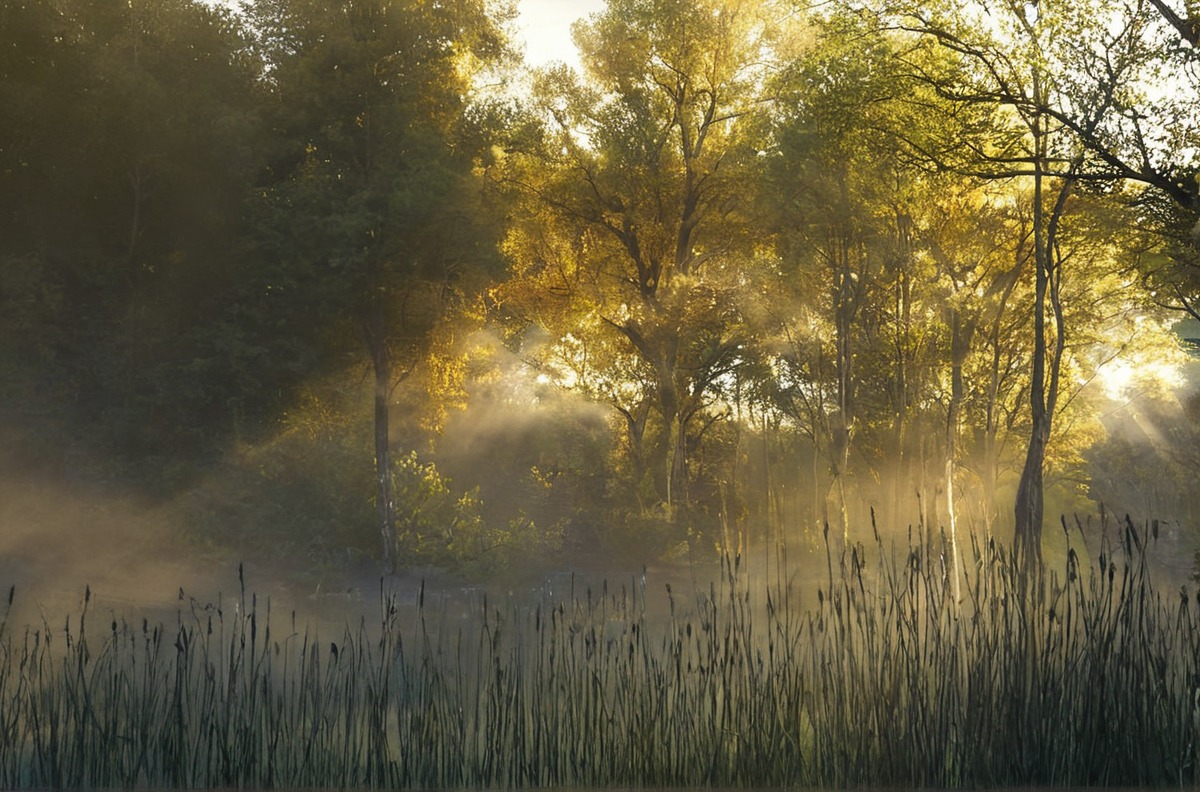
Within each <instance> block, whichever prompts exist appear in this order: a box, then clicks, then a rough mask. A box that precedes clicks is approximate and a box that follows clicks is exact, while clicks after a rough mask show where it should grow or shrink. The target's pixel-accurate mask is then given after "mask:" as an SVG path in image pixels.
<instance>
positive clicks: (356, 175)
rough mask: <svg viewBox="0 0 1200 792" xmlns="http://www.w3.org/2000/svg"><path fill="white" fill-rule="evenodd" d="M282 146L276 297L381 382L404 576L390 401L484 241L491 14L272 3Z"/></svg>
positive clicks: (264, 4) (266, 205)
mask: <svg viewBox="0 0 1200 792" xmlns="http://www.w3.org/2000/svg"><path fill="white" fill-rule="evenodd" d="M249 14H250V17H251V19H252V20H253V22H254V26H255V28H256V30H258V31H259V32H260V35H261V46H262V50H263V53H264V58H265V59H266V61H267V63H268V64H269V72H268V80H269V83H270V87H271V90H272V94H273V97H272V98H273V106H272V108H271V115H272V119H273V123H274V125H275V128H276V129H277V130H278V131H279V132H280V136H281V141H280V142H281V146H280V149H279V153H278V155H277V157H276V159H275V161H274V163H273V165H272V168H271V172H270V173H269V177H268V181H267V183H266V184H265V187H264V190H263V191H262V197H263V208H262V210H261V217H262V226H263V227H262V231H261V234H260V238H259V242H258V243H257V244H258V248H257V249H258V252H259V254H260V255H263V256H267V257H270V259H272V260H273V262H274V265H275V267H277V269H276V270H275V271H274V282H270V283H267V284H266V286H267V287H268V288H271V289H275V290H281V291H282V292H283V295H284V299H285V301H290V302H292V303H297V302H300V303H307V304H309V305H310V307H311V310H310V312H309V316H310V318H311V319H315V320H316V321H317V322H318V323H319V324H320V325H322V326H323V330H324V331H325V333H326V336H325V343H327V344H331V345H332V346H331V348H333V349H337V348H341V347H343V346H344V345H346V344H350V343H352V341H351V339H353V338H355V337H357V339H358V344H359V345H361V346H360V348H361V349H363V350H365V352H366V355H367V358H368V360H369V361H370V367H371V370H372V373H373V378H374V415H375V420H374V440H373V446H374V452H375V477H376V482H377V494H376V509H377V519H378V530H379V533H380V539H381V543H382V548H383V555H384V560H385V563H386V564H387V565H388V566H389V567H394V566H395V564H396V563H397V560H398V559H397V553H398V551H399V550H400V549H401V548H398V547H397V532H396V515H395V504H394V496H393V492H392V470H391V468H392V465H391V448H390V445H391V431H390V426H389V411H390V407H389V405H390V398H391V394H392V389H393V387H394V386H395V382H396V379H397V377H398V376H403V374H404V373H405V372H406V371H407V370H410V368H411V366H412V365H413V364H414V361H415V358H414V357H413V355H412V352H413V351H414V350H415V349H416V348H418V347H419V345H420V344H421V342H422V340H423V339H424V337H425V334H426V332H427V331H428V329H429V327H430V326H431V325H432V323H433V322H434V321H435V319H436V317H437V314H438V313H439V311H440V307H439V305H440V304H441V303H442V301H443V298H444V296H445V295H446V289H447V287H448V286H449V285H450V284H451V283H452V282H453V281H454V280H455V279H456V278H457V277H458V276H459V275H461V273H462V271H463V270H464V268H466V267H468V266H469V265H470V263H471V262H472V261H473V260H478V258H479V257H480V256H485V255H487V254H486V247H485V245H484V239H483V238H482V236H481V235H479V234H474V233H472V231H471V228H472V223H473V221H474V217H473V214H474V213H473V212H471V211H470V209H471V201H472V199H471V198H470V197H469V196H470V187H469V185H470V181H471V179H472V176H473V174H474V168H475V165H476V163H477V161H478V157H479V156H480V155H481V153H482V152H485V151H486V150H487V149H486V145H485V142H486V141H485V136H482V135H480V134H478V133H479V132H480V130H479V129H478V128H477V125H475V124H473V120H474V118H475V116H473V115H472V113H471V112H470V108H471V103H470V100H471V97H472V92H473V91H474V89H475V84H474V81H475V79H476V78H477V77H478V76H479V75H480V74H481V73H482V72H483V71H484V70H485V69H486V68H488V67H489V66H490V65H492V64H495V63H497V62H499V61H500V60H502V59H503V58H505V57H507V44H506V39H505V33H504V30H503V27H502V22H503V18H502V16H501V15H500V9H497V8H494V7H492V6H490V5H489V4H488V3H487V2H485V0H456V2H450V3H425V2H417V1H416V0H341V1H340V2H334V3H327V2H316V1H315V0H258V2H253V3H251V4H250V5H249Z"/></svg>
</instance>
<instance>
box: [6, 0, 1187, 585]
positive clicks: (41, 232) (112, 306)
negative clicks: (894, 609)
mask: <svg viewBox="0 0 1200 792" xmlns="http://www.w3.org/2000/svg"><path fill="white" fill-rule="evenodd" d="M984 16H986V18H988V19H989V20H991V22H990V24H988V25H981V24H977V23H978V20H979V19H980V18H983V17H984ZM1195 23H1196V20H1194V19H1191V18H1189V17H1188V15H1187V13H1185V11H1184V10H1183V9H1179V10H1175V11H1172V10H1171V8H1170V7H1168V6H1167V5H1161V7H1159V5H1153V4H1152V5H1147V6H1145V7H1144V8H1143V7H1141V6H1136V7H1135V6H1129V5H1120V6H1118V5H1117V4H1111V3H1105V2H1099V1H1097V2H1094V3H1083V4H1080V3H1077V2H1072V3H1065V2H1064V3H1058V2H1042V3H1041V4H1039V5H1037V6H1028V7H1027V6H1023V5H1021V4H1019V3H1017V4H1010V3H993V2H990V1H989V0H979V1H978V2H965V1H964V2H961V3H946V4H943V5H937V6H936V7H935V6H930V5H929V4H914V6H913V7H912V8H908V9H903V8H902V9H896V8H888V9H871V8H869V7H859V6H855V5H852V4H837V5H835V6H832V7H820V8H818V9H815V10H813V9H808V8H806V7H801V6H799V5H793V4H789V3H786V2H769V1H768V0H741V2H737V1H736V0H705V2H699V3H696V2H688V3H680V2H672V1H671V0H610V2H609V4H608V6H607V7H606V8H605V10H604V11H602V12H600V13H599V14H597V15H595V16H593V17H591V18H590V19H588V20H585V21H584V22H582V23H581V24H580V25H578V26H577V28H576V30H575V39H576V42H577V44H578V46H579V51H580V58H581V62H582V69H581V70H579V71H575V70H572V69H569V68H567V67H564V66H554V67H550V68H545V69H540V70H528V69H526V68H525V67H524V66H523V65H522V63H521V59H520V55H519V53H518V52H516V51H515V49H514V45H513V43H512V37H513V21H512V19H511V12H510V11H508V10H506V9H504V8H503V7H502V5H501V4H493V3H490V2H486V1H485V0H448V1H447V2H444V3H425V2H410V1H409V0H392V1H390V2H389V1H388V0H340V1H339V2H333V3H329V2H317V1H316V0H250V1H249V2H245V3H243V4H242V5H241V6H240V8H239V9H238V10H237V11H231V10H227V9H224V8H220V7H209V6H208V5H205V4H202V3H198V2H192V1H191V0H132V2H107V1H106V2H94V0H86V1H85V0H18V1H17V2H9V3H5V4H4V6H3V8H0V107H2V108H3V112H0V180H2V184H0V371H2V372H3V377H0V421H2V424H0V425H2V426H3V427H4V438H3V439H4V440H5V441H6V442H7V444H8V446H9V448H10V452H9V454H8V460H9V462H10V463H11V464H20V465H22V466H26V467H29V468H32V469H37V470H41V471H43V472H45V473H47V474H51V475H55V476H60V477H62V478H63V480H65V481H67V482H69V483H72V484H78V485H81V486H82V485H101V486H123V487H132V488H135V489H137V490H140V491H144V492H150V493H153V494H155V495H157V496H159V497H161V498H163V499H171V500H172V501H173V502H174V503H176V504H177V510H178V519H179V520H180V521H181V523H182V524H183V525H185V526H186V529H187V531H189V532H190V533H191V534H192V535H194V536H196V537H198V538H200V539H202V540H205V541H212V542H216V543H218V544H236V545H237V546H238V547H239V549H241V550H243V551H245V552H253V551H254V550H255V549H259V550H262V551H264V552H271V553H278V552H280V551H281V550H286V551H291V552H293V553H296V554H298V555H299V556H301V557H304V558H311V559H317V560H323V561H327V562H332V563H341V562H342V561H344V560H347V559H354V558H366V559H371V560H373V561H374V560H377V561H378V562H379V563H382V564H384V565H386V566H397V565H405V564H413V563H421V564H426V563H432V564H440V565H445V566H451V567H455V568H459V569H480V568H495V567H500V566H504V565H506V564H508V563H510V562H512V561H514V560H527V559H533V558H536V557H538V556H545V557H547V558H554V557H556V556H558V555H559V554H563V553H567V554H571V555H572V557H575V558H579V557H582V556H581V554H582V553H584V552H585V551H586V552H588V553H594V552H603V553H607V554H611V553H617V552H623V551H630V552H636V553H637V554H639V555H643V554H657V555H662V554H671V553H679V552H691V551H703V550H704V549H705V548H711V547H713V546H714V545H716V544H725V545H729V544H731V543H734V542H737V541H742V540H744V539H745V538H746V537H749V538H751V539H755V540H756V539H761V538H781V537H786V538H788V539H789V540H794V539H796V538H798V537H803V536H806V535H808V536H811V535H815V534H816V533H818V532H820V531H823V530H826V526H829V530H833V531H836V532H837V534H838V535H840V536H843V537H846V538H850V537H851V536H852V534H853V533H854V531H855V530H858V529H856V527H855V526H860V527H861V528H864V529H865V528H867V527H868V526H869V525H870V521H871V519H872V515H874V519H875V520H876V521H877V522H878V523H879V524H881V525H886V526H894V527H899V528H908V527H909V526H915V527H919V528H920V529H922V530H926V531H928V532H930V533H931V534H932V533H939V532H942V531H945V532H946V535H947V536H948V537H950V538H951V539H954V538H956V537H959V536H960V535H961V532H962V531H965V530H969V531H972V532H976V533H979V534H984V533H987V534H991V533H993V532H996V533H999V534H1001V535H1003V536H1005V537H1007V536H1008V535H1010V534H1011V532H1012V530H1013V529H1014V527H1015V529H1016V532H1017V535H1018V537H1019V538H1021V539H1022V541H1021V542H1018V545H1017V546H1018V548H1019V549H1020V550H1022V552H1024V553H1025V554H1026V555H1027V556H1028V557H1030V558H1031V559H1032V558H1036V556H1037V554H1038V552H1039V551H1040V546H1041V543H1040V531H1041V526H1042V524H1043V522H1044V521H1045V520H1046V519H1048V518H1049V519H1057V515H1056V514H1053V512H1054V511H1055V510H1059V509H1066V510H1071V509H1076V508H1083V507H1084V506H1085V505H1086V504H1087V502H1088V500H1089V499H1107V500H1109V501H1110V502H1111V503H1113V505H1114V506H1116V507H1117V508H1119V509H1125V510H1131V511H1134V512H1135V513H1138V514H1139V515H1140V516H1144V517H1147V518H1151V517H1154V518H1162V519H1167V520H1174V521H1176V522H1177V523H1180V524H1185V523H1186V522H1187V521H1188V520H1192V519H1194V517H1195V514H1196V507H1197V503H1196V498H1195V496H1194V495H1193V494H1192V493H1191V492H1190V491H1189V489H1188V487H1187V485H1186V482H1187V481H1188V480H1189V476H1190V475H1191V474H1192V473H1193V472H1194V469H1195V464H1196V460H1195V459H1194V454H1195V452H1194V449H1195V448H1196V447H1197V444H1196V440H1197V439H1200V438H1198V437H1197V429H1196V412H1197V405H1196V403H1195V401H1194V400H1193V401H1192V402H1191V403H1190V404H1189V403H1188V402H1187V400H1186V398H1185V399H1184V401H1183V402H1180V401H1178V400H1177V399H1176V398H1175V395H1174V393H1172V392H1171V391H1170V389H1169V388H1168V387H1166V386H1165V385H1164V382H1165V383H1166V384H1167V385H1169V384H1170V380H1169V377H1168V378H1167V379H1166V380H1163V379H1162V377H1161V376H1158V375H1162V374H1163V373H1164V372H1166V373H1169V372H1170V371H1171V367H1172V366H1173V365H1175V362H1177V359H1178V358H1177V357H1173V356H1178V355H1179V354H1181V353H1180V352H1179V350H1178V345H1177V343H1176V341H1175V338H1174V336H1173V335H1172V334H1171V333H1170V332H1169V323H1170V321H1171V320H1172V318H1173V317H1174V316H1175V315H1177V314H1172V313H1170V312H1169V309H1174V310H1175V311H1176V312H1178V311H1183V312H1190V313H1191V314H1192V315H1193V316H1196V314H1197V302H1196V299H1197V294H1198V293H1200V264H1198V254H1197V248H1196V241H1195V235H1196V230H1195V229H1196V228H1197V226H1196V223H1197V210H1198V208H1200V207H1198V204H1197V198H1196V195H1197V189H1198V183H1197V180H1196V174H1197V165H1198V163H1197V162H1196V160H1195V152H1196V151H1197V146H1196V144H1197V142H1200V118H1198V117H1197V114H1196V108H1195V106H1194V101H1190V100H1189V99H1188V97H1193V98H1194V96H1195V93H1196V89H1197V88H1198V87H1200V85H1198V84H1197V81H1196V73H1197V68H1198V65H1200V64H1198V63H1197V47H1196V44H1197V42H1196V41H1195V40H1194V35H1193V34H1194V30H1195ZM1164 86H1166V87H1165V88H1164ZM1114 372H1117V373H1119V374H1121V376H1114ZM1156 376H1157V377H1158V378H1157V379H1156V378H1155V377H1156ZM1133 401H1137V402H1138V404H1139V406H1138V408H1137V413H1136V415H1135V414H1134V412H1133V411H1132V410H1131V409H1130V408H1128V407H1127V406H1126V408H1124V409H1122V407H1121V405H1123V404H1124V405H1128V404H1129V403H1131V402H1133ZM1189 411H1190V413H1189ZM1189 415H1190V417H1189ZM1135 418H1136V420H1134V419H1135ZM1125 419H1129V420H1125ZM1148 427H1149V428H1148ZM1189 454H1190V455H1191V457H1189ZM1131 460H1137V462H1136V464H1134V463H1133V462H1132V461H1131ZM1148 466H1149V467H1151V468H1152V469H1153V471H1154V473H1153V482H1152V483H1153V484H1154V490H1153V492H1154V494H1153V496H1145V492H1146V489H1145V488H1144V487H1141V486H1140V485H1139V483H1138V477H1139V476H1143V475H1145V474H1144V471H1145V470H1147V468H1148ZM1173 482H1177V484H1176V483H1173ZM1099 483H1103V486H1104V488H1105V491H1104V492H1097V491H1096V485H1097V484H1099ZM1047 497H1048V498H1050V508H1049V510H1047V500H1046V499H1047ZM1136 501H1140V502H1136ZM1014 503H1016V504H1017V507H1016V508H1015V509H1014Z"/></svg>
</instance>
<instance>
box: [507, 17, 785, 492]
mask: <svg viewBox="0 0 1200 792" xmlns="http://www.w3.org/2000/svg"><path fill="white" fill-rule="evenodd" d="M768 10H769V9H768V6H767V4H764V3H762V2H758V1H756V0H703V1H702V2H683V1H682V0H611V1H610V2H609V4H608V6H607V7H606V8H605V9H604V10H603V11H602V12H600V13H598V14H596V15H594V16H593V17H591V19H590V20H589V21H588V22H586V23H584V24H581V25H580V26H579V27H577V28H576V31H575V36H576V41H577V42H578V44H579V47H580V50H581V58H582V61H583V65H584V75H583V77H582V79H581V78H580V77H579V76H578V75H576V74H574V73H573V72H571V71H569V70H567V69H565V68H559V69H556V70H552V71H548V72H542V73H541V74H540V75H539V76H538V77H537V80H536V84H535V95H534V102H535V105H534V111H535V113H537V114H539V115H540V117H541V118H543V119H544V121H545V124H544V128H543V132H542V135H541V137H540V138H539V139H537V140H536V142H531V144H530V145H527V146H525V147H523V148H521V149H518V150H517V151H515V152H514V156H512V157H511V158H510V163H509V165H510V169H509V175H508V178H509V180H510V184H512V185H513V186H515V187H516V188H517V189H518V192H519V193H520V194H521V195H523V196H524V202H523V205H524V209H523V212H522V214H521V216H520V218H519V221H518V224H517V226H516V227H515V229H514V231H513V233H512V235H511V236H510V239H509V245H508V247H509V251H510V255H511V257H512V258H513V261H514V275H515V278H514V282H513V283H512V284H510V286H509V288H508V290H507V293H508V294H509V295H515V294H516V293H517V292H515V291H514V288H515V287H516V285H517V284H518V283H525V284H535V283H536V284H539V285H538V286H536V287H535V288H532V289H529V288H522V289H521V293H522V294H524V295H525V296H526V297H533V298H534V299H533V300H532V301H529V300H524V301H522V300H516V299H514V300H513V302H511V303H510V308H512V309H513V311H514V312H515V313H516V314H517V315H519V316H521V317H523V318H524V320H528V321H535V322H541V323H542V325H543V328H544V330H545V331H546V332H547V333H548V335H549V338H550V341H549V344H548V346H549V347H550V348H551V349H554V348H555V343H556V342H559V341H561V340H562V339H566V338H567V337H568V336H569V335H572V334H573V333H574V332H575V331H576V330H578V329H581V328H590V329H591V330H592V331H594V332H597V333H600V334H603V335H606V336H609V337H610V340H609V341H606V342H605V344H606V345H607V346H608V348H610V349H618V348H619V349H621V350H623V355H624V358H623V359H624V360H625V361H626V362H625V363H621V364H620V365H621V367H622V368H624V369H626V370H633V371H635V372H636V374H635V375H634V376H631V377H628V380H629V382H628V383H627V384H624V385H619V386H618V390H619V391H620V392H621V393H622V394H624V395H623V396H621V397H620V398H619V399H616V400H613V405H614V407H615V408H616V409H617V410H618V411H620V413H621V414H622V415H623V416H624V419H625V423H626V425H627V430H628V437H629V444H628V445H629V447H630V448H631V449H632V452H631V453H632V456H633V457H634V458H635V459H637V460H644V464H643V463H642V462H639V463H638V464H637V465H635V469H636V468H644V470H645V473H646V480H644V481H641V482H635V488H640V489H641V490H642V491H643V492H644V493H645V494H644V496H643V502H644V503H646V505H647V506H659V505H661V506H664V507H666V510H667V512H668V513H669V512H670V510H671V509H672V508H673V507H675V506H686V505H687V504H688V502H689V500H690V495H689V492H688V482H689V473H688V454H689V447H690V444H694V443H695V442H698V434H697V433H698V432H699V431H700V427H699V425H698V424H697V423H696V419H697V417H698V416H700V415H701V414H703V413H704V411H705V410H706V409H707V408H708V407H709V406H710V405H711V403H712V401H713V398H714V396H715V394H716V393H717V392H718V390H719V388H720V386H721V381H722V378H723V377H725V376H726V375H727V374H728V373H729V372H730V371H731V370H733V369H734V368H736V367H737V366H738V365H740V362H741V358H740V355H739V350H740V348H741V346H742V344H743V343H744V339H743V337H742V336H741V334H740V331H739V319H738V310H737V302H736V300H734V299H733V298H732V294H733V290H734V289H736V287H737V282H738V271H739V269H740V268H742V267H744V266H746V265H747V264H748V263H749V262H750V261H751V260H752V254H753V249H754V245H753V239H752V236H751V230H752V229H751V227H750V226H749V225H748V223H747V219H746V211H747V210H748V208H749V204H750V201H749V184H748V183H747V181H746V180H745V179H744V178H743V177H744V175H745V174H746V172H747V167H748V164H749V162H750V161H751V160H752V147H750V146H748V145H746V141H745V130H746V129H747V128H748V127H749V126H750V125H749V123H748V119H749V117H750V116H752V115H753V114H755V113H756V112H758V111H759V109H760V108H761V107H762V103H763V97H762V95H761V90H762V80H761V76H762V58H763V57H764V56H765V54H766V52H767V47H768V44H769V36H770V35H771V32H772V31H773V30H774V22H773V20H772V19H771V18H770V16H769V15H768V13H767V12H768ZM554 302H557V303H559V304H560V305H561V306H563V308H562V310H560V311H557V312H550V311H547V310H546V306H547V304H549V303H554ZM559 348H560V349H561V347H559ZM610 359H612V360H614V361H616V360H621V359H622V358H620V357H610ZM620 378H621V375H619V373H618V372H613V373H611V374H609V375H608V376H607V379H608V381H610V382H615V381H616V380H618V379H620Z"/></svg>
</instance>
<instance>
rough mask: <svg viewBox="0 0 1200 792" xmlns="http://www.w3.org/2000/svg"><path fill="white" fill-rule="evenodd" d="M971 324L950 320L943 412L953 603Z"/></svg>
mask: <svg viewBox="0 0 1200 792" xmlns="http://www.w3.org/2000/svg"><path fill="white" fill-rule="evenodd" d="M973 330H974V324H973V323H964V322H963V318H962V315H961V314H960V313H959V311H958V309H957V308H953V309H951V318H950V404H949V405H948V406H947V408H946V524H947V527H948V528H949V529H950V553H951V555H952V556H953V558H952V559H951V560H952V563H953V564H954V599H955V601H959V600H961V599H962V589H961V583H960V582H959V577H960V574H959V566H958V516H957V514H955V503H954V473H955V466H956V463H957V457H958V424H959V412H960V409H961V405H962V401H963V394H964V391H965V388H964V386H963V364H964V363H965V361H966V358H967V353H968V352H969V351H970V348H971V337H972V336H973V335H974V333H973Z"/></svg>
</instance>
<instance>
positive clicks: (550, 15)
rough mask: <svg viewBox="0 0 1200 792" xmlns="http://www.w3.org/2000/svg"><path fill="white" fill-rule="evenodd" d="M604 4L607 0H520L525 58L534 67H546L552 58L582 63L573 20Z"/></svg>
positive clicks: (518, 1) (520, 24) (520, 22)
mask: <svg viewBox="0 0 1200 792" xmlns="http://www.w3.org/2000/svg"><path fill="white" fill-rule="evenodd" d="M603 7H604V2H603V0H517V8H518V10H519V11H520V17H519V18H518V19H517V25H518V26H519V27H520V30H521V34H522V35H523V36H524V38H525V59H526V60H527V61H528V62H529V64H530V65H531V66H544V65H545V64H547V63H549V62H550V61H566V62H567V63H569V64H571V65H578V59H577V57H576V53H575V44H574V42H572V41H571V23H572V22H574V21H575V20H577V19H579V18H581V17H585V16H587V15H588V14H592V13H595V12H596V11H599V10H600V9H601V8H603Z"/></svg>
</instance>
